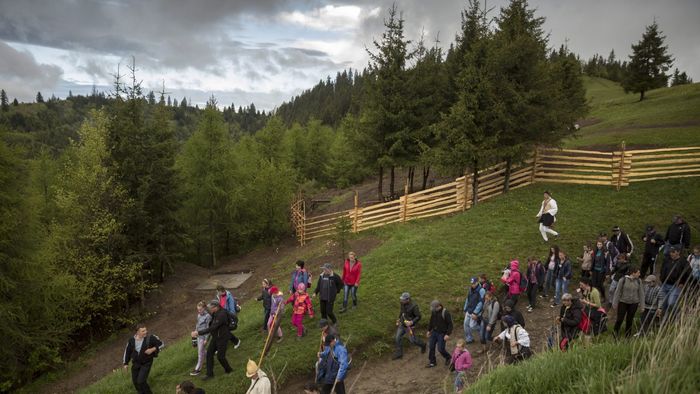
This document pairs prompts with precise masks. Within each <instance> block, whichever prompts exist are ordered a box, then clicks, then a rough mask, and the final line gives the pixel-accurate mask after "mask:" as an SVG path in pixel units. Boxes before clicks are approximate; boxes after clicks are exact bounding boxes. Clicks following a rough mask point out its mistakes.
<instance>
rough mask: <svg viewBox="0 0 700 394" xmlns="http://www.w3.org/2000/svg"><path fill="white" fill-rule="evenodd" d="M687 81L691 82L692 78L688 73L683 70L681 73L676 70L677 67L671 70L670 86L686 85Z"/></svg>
mask: <svg viewBox="0 0 700 394" xmlns="http://www.w3.org/2000/svg"><path fill="white" fill-rule="evenodd" d="M689 83H693V80H692V78H689V77H688V74H686V73H685V71H683V72H682V73H681V72H678V69H677V68H676V69H675V70H674V71H673V78H672V79H671V86H678V85H686V84H689Z"/></svg>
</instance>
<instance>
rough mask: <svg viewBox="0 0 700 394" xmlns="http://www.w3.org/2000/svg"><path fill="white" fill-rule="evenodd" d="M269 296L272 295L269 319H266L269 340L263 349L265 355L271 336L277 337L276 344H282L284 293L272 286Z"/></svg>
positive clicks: (270, 342) (268, 348)
mask: <svg viewBox="0 0 700 394" xmlns="http://www.w3.org/2000/svg"><path fill="white" fill-rule="evenodd" d="M270 294H272V300H271V303H270V306H271V309H270V317H268V318H267V330H268V331H267V332H268V335H270V340H269V341H268V342H267V346H266V347H265V353H266V354H267V352H268V351H269V350H270V346H271V345H272V336H273V335H276V336H277V341H276V342H277V343H280V342H282V336H283V333H282V327H281V325H282V319H283V318H284V306H285V303H284V293H282V291H281V290H280V289H278V288H277V286H272V287H271V288H270Z"/></svg>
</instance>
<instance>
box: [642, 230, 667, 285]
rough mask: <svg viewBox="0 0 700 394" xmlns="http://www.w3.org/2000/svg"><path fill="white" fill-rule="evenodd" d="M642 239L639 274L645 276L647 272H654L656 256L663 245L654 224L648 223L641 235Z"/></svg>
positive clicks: (662, 239)
mask: <svg viewBox="0 0 700 394" xmlns="http://www.w3.org/2000/svg"><path fill="white" fill-rule="evenodd" d="M642 241H644V255H643V256H642V268H641V270H640V274H639V275H640V276H641V277H646V275H647V273H649V274H654V273H655V272H656V257H657V256H658V255H659V249H661V247H663V246H664V238H663V237H662V236H661V234H659V233H657V232H656V229H654V226H652V225H649V226H647V228H646V232H645V233H644V235H643V236H642Z"/></svg>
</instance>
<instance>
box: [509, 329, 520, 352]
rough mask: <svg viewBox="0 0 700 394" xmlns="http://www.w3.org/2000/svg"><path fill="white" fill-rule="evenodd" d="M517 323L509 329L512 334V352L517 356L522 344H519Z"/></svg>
mask: <svg viewBox="0 0 700 394" xmlns="http://www.w3.org/2000/svg"><path fill="white" fill-rule="evenodd" d="M517 328H518V325H517V324H513V327H511V328H509V329H508V334H509V335H510V354H511V355H513V356H515V355H516V354H518V353H520V344H518V337H517V336H516V334H517V331H518V330H517Z"/></svg>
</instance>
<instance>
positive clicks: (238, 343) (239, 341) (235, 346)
mask: <svg viewBox="0 0 700 394" xmlns="http://www.w3.org/2000/svg"><path fill="white" fill-rule="evenodd" d="M239 346H241V338H238V342H237V343H236V344H235V345H233V348H234V349H238V347H239Z"/></svg>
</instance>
